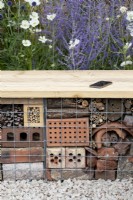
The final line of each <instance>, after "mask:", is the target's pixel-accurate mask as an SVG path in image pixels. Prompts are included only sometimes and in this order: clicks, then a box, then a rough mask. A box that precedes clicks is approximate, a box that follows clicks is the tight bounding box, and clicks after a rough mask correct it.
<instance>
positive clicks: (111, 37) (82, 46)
mask: <svg viewBox="0 0 133 200" xmlns="http://www.w3.org/2000/svg"><path fill="white" fill-rule="evenodd" d="M124 5H125V6H127V0H121V1H120V0H110V1H105V0H100V1H92V0H73V1H72V0H67V1H65V0H58V1H55V2H54V4H53V3H52V1H49V2H48V3H47V4H45V7H44V13H43V15H41V22H42V24H44V26H45V27H46V28H45V30H44V31H43V32H44V34H46V35H47V37H51V36H52V35H53V30H54V36H53V38H52V39H53V41H54V43H55V45H56V49H55V51H57V52H58V55H59V63H60V64H61V65H65V66H67V67H68V69H92V68H93V69H94V68H99V67H100V66H101V67H103V66H104V67H108V68H112V67H113V66H114V65H115V64H117V63H120V60H122V59H123V55H122V54H120V50H121V49H122V48H123V46H124V42H123V38H128V34H127V31H126V20H125V18H124V15H121V17H120V19H118V18H117V16H119V15H120V14H121V13H120V7H121V6H124ZM51 10H52V12H53V13H56V19H55V20H54V22H53V23H51V24H49V22H48V21H47V20H46V16H47V14H48V13H51ZM75 39H79V40H80V43H79V45H75V48H73V49H70V48H69V43H70V41H74V40H75Z"/></svg>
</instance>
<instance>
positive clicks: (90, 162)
mask: <svg viewBox="0 0 133 200" xmlns="http://www.w3.org/2000/svg"><path fill="white" fill-rule="evenodd" d="M96 164H97V158H96V157H95V156H93V155H87V156H86V165H87V167H89V168H92V167H95V166H96Z"/></svg>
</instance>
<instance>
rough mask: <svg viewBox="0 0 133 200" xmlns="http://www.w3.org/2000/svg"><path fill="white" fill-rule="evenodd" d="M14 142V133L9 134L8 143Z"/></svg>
mask: <svg viewBox="0 0 133 200" xmlns="http://www.w3.org/2000/svg"><path fill="white" fill-rule="evenodd" d="M13 140H14V133H11V132H10V133H7V141H13Z"/></svg>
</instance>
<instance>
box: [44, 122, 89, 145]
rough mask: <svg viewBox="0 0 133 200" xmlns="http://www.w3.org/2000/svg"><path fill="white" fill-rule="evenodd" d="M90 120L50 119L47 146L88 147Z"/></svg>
mask: <svg viewBox="0 0 133 200" xmlns="http://www.w3.org/2000/svg"><path fill="white" fill-rule="evenodd" d="M88 145H89V119H88V118H78V119H75V118H74V119H48V120H47V146H53V147H54V146H88Z"/></svg>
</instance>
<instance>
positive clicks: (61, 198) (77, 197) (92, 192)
mask: <svg viewBox="0 0 133 200" xmlns="http://www.w3.org/2000/svg"><path fill="white" fill-rule="evenodd" d="M45 199H46V200H72V199H73V200H132V199H133V179H129V180H125V179H124V180H122V181H120V180H116V181H113V182H112V181H109V180H108V181H104V180H101V179H100V180H98V181H89V180H88V181H83V180H76V179H73V180H70V179H68V180H66V181H64V182H60V181H58V182H46V181H42V180H40V181H36V180H33V181H31V182H29V181H28V180H27V181H26V180H23V181H16V182H13V181H3V182H0V200H45Z"/></svg>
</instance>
